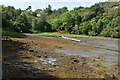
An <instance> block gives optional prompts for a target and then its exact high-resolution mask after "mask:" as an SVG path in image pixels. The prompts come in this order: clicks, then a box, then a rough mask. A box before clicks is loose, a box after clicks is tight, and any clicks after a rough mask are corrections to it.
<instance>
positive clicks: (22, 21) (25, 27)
mask: <svg viewBox="0 0 120 80" xmlns="http://www.w3.org/2000/svg"><path fill="white" fill-rule="evenodd" d="M13 25H14V27H15V29H14V30H15V31H18V32H25V33H27V32H30V29H31V24H29V23H28V20H27V18H26V16H25V14H21V15H20V16H19V17H18V18H17V19H16V20H15V22H14V24H13Z"/></svg>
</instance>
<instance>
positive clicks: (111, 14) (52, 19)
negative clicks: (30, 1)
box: [2, 2, 120, 38]
mask: <svg viewBox="0 0 120 80" xmlns="http://www.w3.org/2000/svg"><path fill="white" fill-rule="evenodd" d="M119 4H120V2H100V3H96V4H94V5H93V6H91V7H81V6H79V7H75V8H74V9H73V10H71V11H68V8H67V7H62V8H59V9H57V10H56V9H55V10H52V6H51V5H48V7H47V8H46V9H43V10H42V9H36V10H35V11H32V10H31V6H28V8H27V9H26V10H21V9H15V8H14V7H13V6H8V7H5V6H3V5H2V14H3V15H2V25H3V29H11V30H14V31H17V32H21V31H22V32H25V33H26V32H27V33H28V32H31V33H38V32H56V31H57V32H64V33H72V34H85V35H91V36H105V37H117V38H119V37H120V21H119V20H120V7H119Z"/></svg>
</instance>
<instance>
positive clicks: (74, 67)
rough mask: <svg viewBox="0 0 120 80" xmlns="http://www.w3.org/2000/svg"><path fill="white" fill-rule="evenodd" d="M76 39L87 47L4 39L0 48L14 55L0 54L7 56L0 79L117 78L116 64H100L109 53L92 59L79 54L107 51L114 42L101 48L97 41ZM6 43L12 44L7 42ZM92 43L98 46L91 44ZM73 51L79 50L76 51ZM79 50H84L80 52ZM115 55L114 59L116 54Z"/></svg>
mask: <svg viewBox="0 0 120 80" xmlns="http://www.w3.org/2000/svg"><path fill="white" fill-rule="evenodd" d="M79 39H80V40H82V43H85V44H87V45H83V44H78V43H75V42H74V41H70V40H66V39H62V38H60V37H46V36H39V37H38V36H28V37H25V38H13V37H9V39H8V40H7V41H6V42H4V39H3V47H6V46H7V47H10V48H12V49H13V52H12V51H11V52H3V54H6V55H3V78H112V79H116V78H118V66H117V63H116V62H115V64H113V65H110V66H105V65H106V64H105V65H104V64H102V62H104V59H103V58H105V56H107V55H109V54H108V53H106V54H102V53H98V54H102V55H101V56H97V57H96V56H93V57H94V58H91V57H87V56H83V55H82V54H83V52H85V51H88V52H91V51H95V50H96V48H94V47H95V45H96V46H99V47H101V46H104V47H105V48H110V46H111V45H108V46H106V45H107V43H106V42H108V43H111V44H117V43H116V41H104V40H103V41H102V42H103V43H104V45H101V43H100V44H99V43H98V42H97V40H96V39H86V38H79ZM9 40H11V41H14V42H13V43H12V42H9ZM89 41H90V42H89ZM94 41H96V43H98V44H96V43H94ZM99 42H100V41H99ZM18 44H19V45H18ZM104 47H102V48H104ZM76 49H79V50H80V51H79V50H78V51H79V52H78V51H77V52H75V51H74V50H76ZM111 49H116V45H113V46H111ZM10 50H11V49H10ZM58 50H60V51H58ZM65 50H68V51H65ZM69 50H70V52H71V53H70V52H69ZM81 50H83V51H82V52H81ZM103 50H104V49H103ZM8 51H9V50H8ZM14 51H15V52H14ZM72 51H73V53H72ZM64 52H66V53H64ZM91 53H92V52H91ZM91 53H90V55H91ZM96 53H97V51H96V52H94V54H96ZM115 53H116V52H115ZM8 54H11V55H8ZM71 54H73V55H71ZM76 54H79V55H76ZM84 54H85V55H87V54H86V53H84ZM111 54H112V53H111ZM90 55H88V56H90ZM112 55H113V54H112ZM102 56H104V57H102ZM109 56H110V55H109ZM113 56H114V55H113ZM115 56H116V57H117V54H115ZM13 73H14V74H13ZM17 73H19V75H18V74H17Z"/></svg>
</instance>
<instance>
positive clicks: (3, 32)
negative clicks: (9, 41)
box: [0, 30, 24, 37]
mask: <svg viewBox="0 0 120 80" xmlns="http://www.w3.org/2000/svg"><path fill="white" fill-rule="evenodd" d="M0 32H1V33H2V35H3V36H16V37H23V36H24V34H23V33H18V32H14V31H11V30H0Z"/></svg>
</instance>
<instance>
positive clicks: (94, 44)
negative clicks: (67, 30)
mask: <svg viewBox="0 0 120 80" xmlns="http://www.w3.org/2000/svg"><path fill="white" fill-rule="evenodd" d="M81 40H82V39H81ZM117 43H118V41H117V40H113V41H111V40H99V39H98V40H97V39H96V40H94V39H93V40H92V39H91V40H89V41H87V39H85V40H83V41H82V42H74V41H71V42H70V44H74V45H80V46H85V47H88V48H89V47H90V48H93V49H91V50H87V49H86V50H83V49H79V48H78V49H74V50H67V49H54V50H53V51H54V52H56V53H61V54H66V55H80V56H83V57H88V58H91V59H92V60H97V59H98V60H99V61H101V62H102V64H103V65H105V66H111V65H114V64H118V51H117V50H118V44H117ZM74 45H73V46H74Z"/></svg>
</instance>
